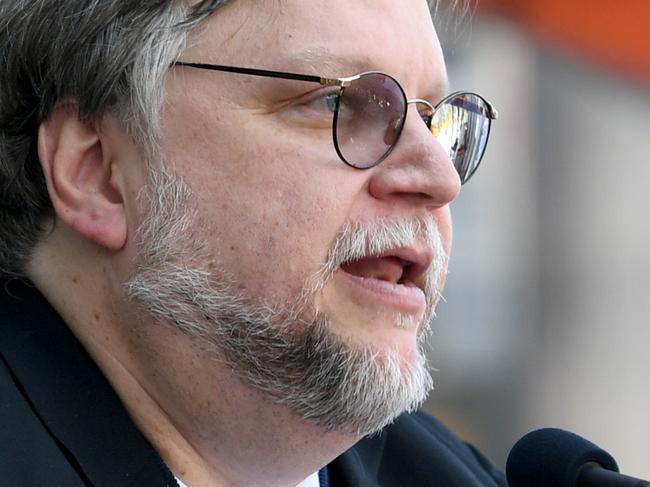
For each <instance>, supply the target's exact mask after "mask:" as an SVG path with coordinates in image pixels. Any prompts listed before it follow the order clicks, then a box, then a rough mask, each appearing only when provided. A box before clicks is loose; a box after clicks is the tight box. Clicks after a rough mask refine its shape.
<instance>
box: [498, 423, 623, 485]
mask: <svg viewBox="0 0 650 487" xmlns="http://www.w3.org/2000/svg"><path fill="white" fill-rule="evenodd" d="M587 462H597V463H599V464H600V465H602V466H603V468H605V469H607V470H613V471H614V472H618V466H617V465H616V461H614V459H613V458H612V456H611V455H610V454H609V453H607V452H606V451H605V450H602V449H601V448H599V447H597V446H596V445H594V444H593V443H591V442H590V441H588V440H585V439H584V438H582V437H580V436H578V435H576V434H573V433H570V432H568V431H565V430H561V429H557V428H543V429H540V430H536V431H532V432H530V433H528V434H527V435H525V436H524V437H523V438H522V439H520V440H519V441H518V442H517V443H515V446H513V447H512V450H511V451H510V455H508V461H507V463H506V476H507V478H508V484H509V485H510V487H536V486H540V487H541V486H544V487H575V485H576V480H577V478H578V472H579V470H580V467H582V466H583V465H584V464H585V463H587Z"/></svg>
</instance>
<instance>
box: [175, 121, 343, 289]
mask: <svg viewBox="0 0 650 487" xmlns="http://www.w3.org/2000/svg"><path fill="white" fill-rule="evenodd" d="M219 133H220V134H221V135H222V136H221V137H220V140H222V141H224V142H223V143H213V142H210V143H206V142H205V141H204V143H203V144H202V145H200V146H198V145H197V146H196V147H195V148H194V149H193V151H192V152H191V153H190V152H189V150H187V151H186V152H185V153H183V154H180V153H179V154H177V157H176V164H175V165H176V169H177V171H178V172H179V174H182V175H183V177H184V178H185V180H186V182H187V183H188V184H189V185H190V187H191V188H192V192H193V195H194V197H193V201H194V204H195V205H196V211H197V222H196V225H195V231H196V232H197V234H199V235H200V236H201V238H202V240H204V241H205V243H206V253H207V254H208V258H209V260H210V261H211V262H213V263H214V265H215V266H216V267H218V268H220V269H222V270H223V271H225V272H226V274H227V275H228V276H230V277H232V278H233V279H234V284H235V286H236V287H237V288H238V289H239V291H240V292H243V293H245V294H246V295H249V296H253V297H261V298H263V299H267V300H269V301H270V302H276V301H278V300H284V299H287V298H289V297H293V296H295V295H296V294H297V293H299V292H300V291H301V290H302V286H303V284H304V282H305V281H306V279H308V278H309V277H311V276H312V275H313V274H314V273H315V272H316V271H317V270H318V269H319V268H320V266H321V264H322V263H323V262H324V260H325V257H326V255H327V251H328V249H329V247H330V246H331V243H332V240H333V238H334V236H335V235H336V234H337V232H338V231H339V228H340V227H341V225H342V224H343V223H344V222H345V220H346V219H347V218H348V214H349V206H351V203H349V202H346V200H345V199H344V198H343V197H342V196H343V194H346V192H348V191H349V190H348V189H346V188H344V187H341V185H340V184H339V185H337V184H336V183H335V181H333V180H332V176H333V175H335V174H337V171H345V167H341V168H340V169H339V166H343V165H342V164H340V163H338V162H336V161H334V162H335V163H336V166H335V169H334V170H333V171H332V170H325V169H324V168H322V167H319V166H318V161H319V160H321V161H322V160H323V159H324V158H323V154H318V153H316V151H312V152H309V149H305V148H304V147H305V146H304V144H301V145H292V144H290V143H287V142H286V141H283V140H281V139H274V141H275V143H270V142H269V139H268V138H263V140H259V139H257V138H255V137H253V136H250V137H249V138H248V139H247V140H246V143H241V140H240V139H238V138H236V137H235V134H230V135H231V136H229V134H228V131H227V130H225V129H223V130H220V131H219ZM240 133H241V132H240ZM348 184H349V183H348ZM348 199H349V198H348Z"/></svg>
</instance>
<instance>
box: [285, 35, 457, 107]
mask: <svg viewBox="0 0 650 487" xmlns="http://www.w3.org/2000/svg"><path fill="white" fill-rule="evenodd" d="M274 64H275V65H276V67H279V68H281V69H285V68H288V69H290V70H291V71H292V72H298V73H305V74H307V73H309V74H313V75H315V76H324V77H328V78H329V77H331V78H340V77H344V76H350V75H354V74H359V73H362V72H365V71H384V70H383V69H382V68H381V67H380V66H377V62H376V61H375V60H373V59H371V58H370V57H367V56H365V55H362V56H359V55H356V54H354V55H349V56H345V55H341V54H336V53H334V52H332V51H330V50H329V49H327V48H324V47H319V48H315V49H306V50H304V51H301V52H296V53H292V54H291V55H289V56H286V57H282V56H281V57H279V58H276V60H275V62H274ZM386 72H387V73H388V74H391V75H392V74H393V73H391V72H390V71H386ZM396 78H397V80H398V81H399V82H400V84H402V86H404V84H405V83H404V82H403V81H402V80H400V79H399V77H398V76H396ZM447 93H449V80H448V79H447V76H444V77H442V78H437V79H435V80H433V81H432V82H431V83H430V85H429V86H427V88H426V91H425V92H424V93H422V94H421V95H423V96H419V97H424V98H425V99H431V100H434V101H437V100H440V99H442V98H444V97H445V96H446V95H447ZM413 95H415V94H413Z"/></svg>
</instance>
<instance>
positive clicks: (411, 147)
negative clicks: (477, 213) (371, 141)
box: [369, 106, 460, 208]
mask: <svg viewBox="0 0 650 487" xmlns="http://www.w3.org/2000/svg"><path fill="white" fill-rule="evenodd" d="M459 191H460V177H459V176H458V172H457V171H456V168H454V165H453V163H452V162H451V159H450V158H449V155H448V154H447V153H446V152H445V150H444V149H443V147H442V146H441V145H440V143H439V142H438V141H437V140H436V139H435V138H434V137H433V135H432V134H431V131H430V130H429V128H428V127H427V126H426V124H425V123H424V122H423V121H422V119H421V118H420V115H419V113H418V112H417V110H416V109H415V107H413V106H411V107H409V113H408V115H407V117H406V121H405V124H404V128H403V130H402V134H401V136H400V139H399V141H398V142H397V145H396V146H395V148H394V149H393V151H392V152H391V154H390V156H389V157H387V158H386V160H384V161H383V162H382V163H381V164H379V165H378V166H376V167H375V168H374V170H373V174H372V176H371V178H370V182H369V192H370V194H371V195H372V196H373V197H374V198H377V199H380V200H384V201H390V202H391V203H395V202H398V201H409V202H411V203H414V204H419V205H422V206H426V207H430V208H440V207H443V206H445V205H447V204H448V203H450V202H451V201H452V200H453V199H454V198H456V196H457V195H458V193H459Z"/></svg>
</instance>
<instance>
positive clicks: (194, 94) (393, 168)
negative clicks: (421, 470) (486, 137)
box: [162, 0, 459, 368]
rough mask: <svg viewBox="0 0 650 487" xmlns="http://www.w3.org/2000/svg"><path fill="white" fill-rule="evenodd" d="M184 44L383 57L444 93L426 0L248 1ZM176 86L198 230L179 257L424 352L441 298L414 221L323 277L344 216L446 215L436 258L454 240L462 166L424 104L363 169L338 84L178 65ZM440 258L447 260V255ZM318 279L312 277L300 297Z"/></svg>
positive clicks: (262, 62)
mask: <svg viewBox="0 0 650 487" xmlns="http://www.w3.org/2000/svg"><path fill="white" fill-rule="evenodd" d="M181 59H182V60H183V61H188V62H202V63H214V64H224V65H234V66H243V67H250V68H260V69H271V70H278V71H290V72H297V73H306V74H315V75H323V76H327V77H343V76H350V75H352V74H357V73H360V72H363V71H369V70H381V71H385V72H387V73H390V74H391V75H393V76H395V77H396V78H397V79H398V80H399V81H400V83H401V84H402V85H403V87H404V89H405V91H406V93H407V96H408V97H409V98H424V99H427V100H429V101H431V102H432V103H435V102H437V101H438V100H439V99H440V98H441V97H442V96H443V95H444V94H445V93H444V89H445V86H446V75H445V69H444V62H443V59H442V54H441V50H440V46H439V43H438V40H437V37H436V34H435V32H434V29H433V27H432V23H431V19H430V16H429V12H428V9H427V6H426V3H425V2H424V1H421V0H408V1H401V2H394V1H391V0H381V1H378V0H372V1H370V0H356V1H350V0H317V1H310V2H305V1H303V0H283V1H281V2H264V7H263V8H260V5H259V2H256V1H253V0H237V1H236V2H234V3H232V4H230V5H228V6H227V7H225V8H223V10H221V11H219V12H218V13H217V14H216V15H214V16H213V17H212V18H211V19H210V20H209V21H208V22H207V23H206V24H205V26H204V28H203V29H201V30H200V32H197V33H195V34H194V35H193V36H192V37H191V39H190V43H189V48H188V49H187V50H186V51H185V52H184V53H183V55H182V56H181ZM166 90H167V93H166V98H167V104H166V106H165V108H164V113H163V145H162V153H163V156H164V159H165V161H170V162H171V163H173V166H172V168H173V171H174V172H175V173H176V174H177V175H179V176H180V177H182V178H183V180H184V182H185V183H186V184H187V185H188V186H189V188H190V189H191V191H192V197H191V199H190V201H189V202H188V204H187V207H188V208H186V209H189V210H191V211H192V212H193V214H194V220H193V221H192V223H191V226H190V229H189V230H188V231H187V232H185V235H184V238H185V240H186V241H193V242H199V244H198V245H197V246H196V247H195V250H196V253H195V254H194V255H189V254H190V252H188V251H187V248H188V246H187V245H186V246H185V248H186V251H185V253H184V254H183V255H182V257H181V259H183V260H184V261H185V262H182V263H181V264H182V265H200V266H201V267H202V268H203V269H207V270H208V272H213V273H214V276H211V279H212V280H215V281H217V282H218V285H219V286H222V287H223V286H224V285H226V286H227V287H228V292H229V293H230V294H231V295H232V296H233V297H235V298H237V299H240V300H243V301H244V302H245V303H247V304H249V305H252V306H255V307H257V309H266V308H268V309H276V308H280V309H282V310H284V311H283V312H282V313H280V314H283V315H284V318H286V317H287V315H291V312H292V311H293V310H295V309H298V310H299V313H300V316H299V318H300V320H299V322H301V323H302V321H301V320H304V326H310V325H309V323H310V321H309V320H312V319H313V317H314V316H315V315H316V316H318V319H317V320H316V321H317V322H318V323H320V324H321V325H322V323H323V319H324V320H325V325H324V326H325V327H326V328H327V332H328V333H331V334H332V335H333V336H335V337H337V339H338V340H340V342H342V343H347V344H349V345H350V346H351V347H357V348H359V347H361V348H363V349H364V350H366V351H367V350H371V351H372V353H374V354H377V356H382V354H383V353H384V352H385V353H386V354H393V356H396V355H397V356H399V357H402V358H403V360H404V364H403V366H404V367H406V368H408V367H410V366H412V365H413V364H414V363H415V362H416V361H417V360H418V357H419V355H418V350H417V337H418V334H419V333H420V332H421V330H422V328H423V326H424V324H425V323H426V321H428V318H429V316H428V312H430V311H431V310H432V308H433V305H434V303H433V302H432V301H433V300H434V299H435V298H434V294H430V295H429V296H428V297H427V296H426V295H425V294H424V293H423V292H422V291H421V290H420V289H419V288H420V287H423V286H424V271H425V270H426V268H427V267H429V265H430V263H431V260H432V258H434V254H435V252H434V249H432V248H431V245H432V243H431V242H426V241H425V240H424V238H423V236H422V234H417V235H416V236H415V237H414V238H412V239H407V240H409V243H407V244H404V245H402V244H398V243H394V244H393V245H392V246H389V248H387V249H386V248H384V249H383V250H382V251H381V252H380V254H379V255H371V254H368V255H365V256H364V258H362V259H358V260H354V261H352V262H346V263H344V264H343V265H340V266H338V267H336V268H335V269H332V271H333V272H332V273H331V274H328V275H327V276H326V278H325V279H324V280H322V281H318V279H316V278H315V276H319V271H321V270H322V268H323V265H324V263H325V262H326V261H327V260H328V257H329V256H331V250H332V249H333V248H335V247H336V241H337V238H339V237H340V235H341V232H342V230H343V229H344V228H361V229H364V228H365V229H370V230H372V229H376V228H378V227H381V226H382V225H383V226H384V227H385V222H388V225H389V228H393V227H394V226H395V225H398V224H399V222H404V221H406V222H411V223H413V222H422V221H424V222H427V221H435V222H436V223H437V227H438V229H439V232H440V241H441V250H440V251H438V257H440V255H442V254H444V253H446V252H448V251H449V248H450V245H451V221H450V216H449V210H448V206H447V204H448V203H449V201H451V200H452V199H453V198H454V197H455V196H456V194H457V193H458V190H459V179H458V176H457V174H456V172H455V170H454V168H453V165H452V163H451V161H450V160H449V158H448V157H447V155H446V154H445V153H444V151H443V149H442V148H441V146H440V145H439V144H438V143H437V142H436V141H435V139H433V137H432V136H431V133H430V131H429V130H428V129H427V127H426V126H425V124H424V123H423V122H422V120H421V119H420V117H419V116H418V113H417V111H416V110H415V109H414V108H410V109H409V114H408V117H407V121H406V125H405V128H404V131H403V133H402V136H401V139H400V141H399V144H398V145H397V147H396V148H395V150H394V151H393V152H392V153H391V155H390V156H389V157H388V158H387V159H386V160H385V161H383V162H382V163H381V164H380V165H379V166H376V167H374V168H372V169H368V170H357V169H353V168H351V167H349V166H347V165H345V164H344V163H343V162H342V161H341V160H340V159H339V157H338V156H337V154H336V151H335V149H334V145H333V143H332V135H331V130H332V112H331V110H330V108H329V107H328V103H327V95H328V94H331V93H332V89H331V88H323V87H320V86H319V85H317V84H310V83H304V82H299V81H291V80H276V79H269V78H258V77H252V76H246V75H239V74H232V73H222V72H211V71H203V70H196V69H191V68H184V67H176V68H173V72H172V73H171V75H170V78H169V81H168V83H167V86H166ZM391 225H392V226H391ZM371 234H372V231H371ZM357 235H358V232H357ZM369 238H370V237H369ZM389 240H390V239H389ZM398 240H399V239H397V240H395V242H397V241H398ZM349 244H350V242H347V245H349ZM436 265H437V266H438V269H437V271H443V272H442V275H444V269H441V267H444V266H446V261H445V260H444V259H443V260H442V261H441V262H438V263H437V264H436ZM438 275H441V274H440V272H439V274H438ZM321 277H322V276H321ZM436 279H438V278H436ZM439 280H440V281H442V277H440V278H439ZM314 282H316V283H317V284H318V285H317V286H316V289H317V290H316V292H313V293H308V294H307V296H306V297H307V299H306V301H305V300H303V299H302V298H304V297H305V292H306V289H307V290H308V289H309V286H310V284H313V283H314ZM440 284H441V282H440ZM321 287H322V288H321ZM427 299H428V302H427ZM298 305H300V306H299V307H298V308H296V307H297V306H298ZM199 314H200V313H199ZM294 318H295V317H294ZM316 321H311V325H312V326H315V325H314V323H315V322H316ZM242 326H245V323H244V324H242ZM399 367H401V366H398V368H399Z"/></svg>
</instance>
